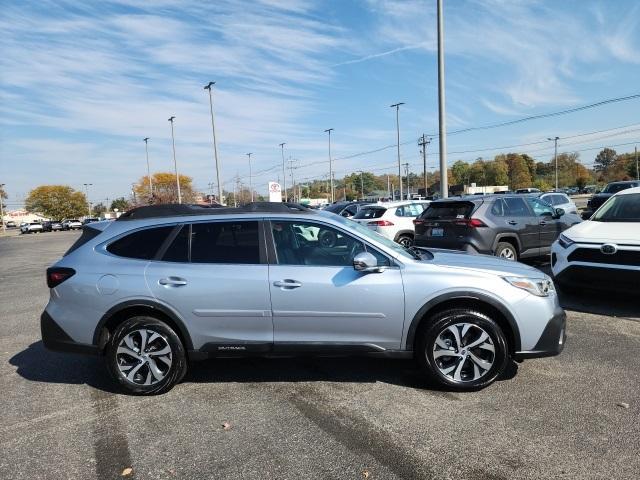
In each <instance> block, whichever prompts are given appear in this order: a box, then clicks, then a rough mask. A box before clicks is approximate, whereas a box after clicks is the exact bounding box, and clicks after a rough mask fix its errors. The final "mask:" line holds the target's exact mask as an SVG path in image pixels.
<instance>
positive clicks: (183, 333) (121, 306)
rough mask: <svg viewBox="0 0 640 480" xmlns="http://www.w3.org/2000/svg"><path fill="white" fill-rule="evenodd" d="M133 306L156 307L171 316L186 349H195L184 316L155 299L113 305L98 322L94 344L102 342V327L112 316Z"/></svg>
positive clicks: (155, 308) (128, 301) (94, 334)
mask: <svg viewBox="0 0 640 480" xmlns="http://www.w3.org/2000/svg"><path fill="white" fill-rule="evenodd" d="M131 307H145V308H151V309H154V310H158V311H159V312H161V313H162V314H164V315H166V316H167V317H169V318H170V319H171V320H172V321H173V322H174V323H175V324H176V326H177V327H178V330H179V331H180V332H179V333H180V336H181V337H182V338H183V339H184V342H185V345H184V346H185V349H186V350H193V342H192V341H191V335H189V330H188V329H187V327H186V326H185V324H184V321H183V320H182V318H180V316H179V315H178V314H177V313H176V312H175V311H174V310H172V309H171V308H169V307H167V306H166V305H163V304H161V303H159V302H155V301H153V300H127V301H125V302H121V303H118V304H117V305H114V306H113V307H111V308H110V309H109V310H107V312H106V313H105V314H104V315H103V316H102V318H101V319H100V321H99V322H98V325H97V326H96V329H95V331H94V332H93V344H94V345H99V343H100V335H101V333H102V329H103V327H104V325H105V324H106V323H107V322H108V321H109V319H110V318H112V317H113V316H114V315H117V314H118V313H120V312H122V311H123V310H126V309H128V308H131Z"/></svg>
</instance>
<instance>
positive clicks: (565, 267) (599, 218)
mask: <svg viewBox="0 0 640 480" xmlns="http://www.w3.org/2000/svg"><path fill="white" fill-rule="evenodd" d="M551 269H552V271H553V274H554V275H555V277H556V280H557V282H558V283H559V284H560V285H561V286H564V287H565V288H569V289H571V288H576V289H577V288H594V287H597V288H601V289H607V290H614V291H619V290H628V291H635V292H637V288H638V284H639V283H640V187H636V188H629V189H627V190H622V191H620V192H619V193H616V194H615V195H614V196H612V197H611V198H610V199H609V200H607V201H606V202H605V203H604V204H603V205H602V206H601V207H600V208H599V209H598V210H597V211H596V213H594V214H593V216H592V217H591V218H590V219H589V220H586V221H584V222H582V223H579V224H577V225H574V226H573V227H571V228H570V229H568V230H565V231H564V233H562V235H560V237H559V238H558V240H556V241H555V243H554V244H553V245H552V247H551Z"/></svg>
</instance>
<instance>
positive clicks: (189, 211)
mask: <svg viewBox="0 0 640 480" xmlns="http://www.w3.org/2000/svg"><path fill="white" fill-rule="evenodd" d="M256 212H264V213H306V212H311V210H310V209H309V208H307V207H305V206H304V205H300V204H298V203H275V202H253V203H247V204H246V205H242V206H240V207H223V206H220V205H196V204H184V203H182V204H179V203H165V204H160V205H147V206H144V207H137V208H132V209H131V210H128V211H127V212H125V213H123V214H122V215H120V217H118V218H117V221H125V220H141V219H145V218H158V217H181V216H189V215H229V214H239V213H256Z"/></svg>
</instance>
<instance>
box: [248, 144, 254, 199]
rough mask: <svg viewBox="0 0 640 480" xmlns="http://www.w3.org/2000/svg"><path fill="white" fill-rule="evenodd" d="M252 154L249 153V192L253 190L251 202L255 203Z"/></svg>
mask: <svg viewBox="0 0 640 480" xmlns="http://www.w3.org/2000/svg"><path fill="white" fill-rule="evenodd" d="M251 155H252V154H251V153H247V157H249V190H251V201H252V202H253V182H252V181H251Z"/></svg>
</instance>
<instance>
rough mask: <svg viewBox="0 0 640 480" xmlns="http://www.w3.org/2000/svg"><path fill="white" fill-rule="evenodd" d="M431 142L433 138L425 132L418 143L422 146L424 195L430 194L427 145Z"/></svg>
mask: <svg viewBox="0 0 640 480" xmlns="http://www.w3.org/2000/svg"><path fill="white" fill-rule="evenodd" d="M430 143H431V139H430V138H427V137H426V136H425V134H424V133H423V134H422V137H420V139H419V140H418V145H420V146H421V147H422V176H423V177H424V178H423V180H424V196H425V198H426V197H428V196H429V189H428V187H427V145H429V144H430Z"/></svg>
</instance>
